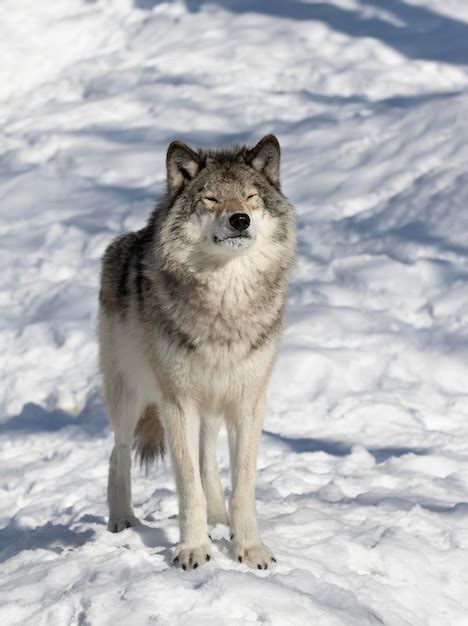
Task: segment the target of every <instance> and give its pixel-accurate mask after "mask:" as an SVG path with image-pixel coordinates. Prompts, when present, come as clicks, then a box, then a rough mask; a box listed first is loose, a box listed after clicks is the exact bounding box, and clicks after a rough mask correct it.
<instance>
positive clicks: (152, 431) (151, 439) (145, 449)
mask: <svg viewBox="0 0 468 626" xmlns="http://www.w3.org/2000/svg"><path fill="white" fill-rule="evenodd" d="M135 447H136V453H137V457H138V458H139V459H140V465H141V466H142V467H143V466H144V467H145V469H146V470H148V469H149V468H150V467H151V465H152V464H153V463H154V462H155V461H156V460H157V458H158V457H161V458H162V457H163V456H164V454H165V453H166V446H165V443H164V427H163V425H162V423H161V419H160V417H159V411H158V407H157V406H156V405H155V404H149V405H148V406H147V407H146V409H145V410H144V411H143V413H142V415H141V417H140V419H139V420H138V424H137V427H136V429H135Z"/></svg>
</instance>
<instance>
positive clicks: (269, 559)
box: [227, 397, 276, 569]
mask: <svg viewBox="0 0 468 626" xmlns="http://www.w3.org/2000/svg"><path fill="white" fill-rule="evenodd" d="M264 405H265V401H264V398H263V397H262V398H261V399H260V400H259V401H258V402H257V403H256V405H255V406H254V407H253V408H251V409H250V410H249V409H248V408H247V407H239V408H238V409H237V410H236V411H234V412H233V413H232V414H231V415H230V416H228V419H227V426H228V435H229V452H230V457H231V474H232V496H231V499H230V502H229V515H230V522H231V541H232V551H233V555H234V558H235V559H236V560H238V561H239V562H240V563H246V564H247V565H250V567H255V568H258V569H267V568H268V567H271V566H272V564H273V563H276V559H275V558H274V556H273V555H272V553H271V552H270V550H269V549H268V548H267V547H266V546H265V545H264V544H263V543H262V540H261V539H260V535H259V532H258V528H257V513H256V508H255V478H256V473H257V453H258V444H259V441H260V436H261V432H262V423H263V413H264Z"/></svg>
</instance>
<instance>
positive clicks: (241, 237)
mask: <svg viewBox="0 0 468 626" xmlns="http://www.w3.org/2000/svg"><path fill="white" fill-rule="evenodd" d="M231 239H250V235H244V234H242V233H239V234H236V235H227V236H226V237H218V236H217V235H215V236H214V242H215V243H223V241H229V240H231Z"/></svg>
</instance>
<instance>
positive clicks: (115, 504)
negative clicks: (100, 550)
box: [106, 379, 142, 533]
mask: <svg viewBox="0 0 468 626" xmlns="http://www.w3.org/2000/svg"><path fill="white" fill-rule="evenodd" d="M113 386H114V389H113V390H109V389H106V392H107V393H106V396H107V405H108V410H109V417H110V420H111V422H112V426H113V429H114V448H113V450H112V454H111V457H110V461H109V478H108V483H107V502H108V505H109V523H108V525H107V528H108V529H109V530H110V531H111V532H113V533H118V532H120V531H121V530H124V529H125V528H130V527H131V526H137V525H138V524H139V523H140V522H139V520H138V518H137V517H135V514H134V512H133V507H132V487H131V448H132V442H133V434H134V432H135V427H136V424H137V421H138V418H139V417H140V414H141V408H142V407H141V403H140V402H139V401H138V397H137V394H136V393H135V392H133V391H132V390H130V389H129V388H128V387H127V385H125V384H124V383H123V382H122V379H119V381H116V382H114V383H113ZM109 391H113V392H114V393H112V394H110V393H109Z"/></svg>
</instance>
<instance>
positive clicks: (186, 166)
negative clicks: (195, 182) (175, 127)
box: [166, 141, 200, 195]
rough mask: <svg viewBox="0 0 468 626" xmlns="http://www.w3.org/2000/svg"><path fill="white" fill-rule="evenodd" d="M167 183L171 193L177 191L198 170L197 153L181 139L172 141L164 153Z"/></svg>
mask: <svg viewBox="0 0 468 626" xmlns="http://www.w3.org/2000/svg"><path fill="white" fill-rule="evenodd" d="M166 168H167V185H168V187H169V193H170V194H171V195H172V194H174V193H176V192H177V191H179V189H180V188H181V187H182V185H183V184H184V183H185V182H186V181H187V180H192V178H194V177H195V176H196V175H197V174H198V172H199V170H200V162H199V159H198V155H197V153H196V152H194V151H193V150H192V149H191V148H189V147H188V146H187V144H185V143H184V142H183V141H173V142H172V143H171V144H170V146H169V148H168V149H167V155H166Z"/></svg>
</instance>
